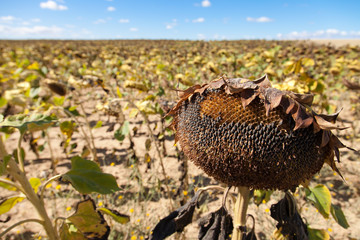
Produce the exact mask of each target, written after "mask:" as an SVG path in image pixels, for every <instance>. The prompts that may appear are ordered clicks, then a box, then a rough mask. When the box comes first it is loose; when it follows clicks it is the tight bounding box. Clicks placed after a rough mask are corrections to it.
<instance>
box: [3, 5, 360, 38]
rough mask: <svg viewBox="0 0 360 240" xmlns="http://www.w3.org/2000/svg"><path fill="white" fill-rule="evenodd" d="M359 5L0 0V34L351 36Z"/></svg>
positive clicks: (359, 25)
mask: <svg viewBox="0 0 360 240" xmlns="http://www.w3.org/2000/svg"><path fill="white" fill-rule="evenodd" d="M359 10H360V1H357V0H353V1H344V0H343V1H335V0H333V1H332V0H328V1H325V0H312V1H311V0H309V1H301V0H297V1H290V0H272V1H270V0H268V1H265V0H257V1H240V0H222V1H221V0H93V1H89V0H88V1H84V0H39V1H36V0H1V5H0V39H39V38H45V39H134V38H136V39H191V40H198V39H204V40H221V39H229V40H233V39H320V38H334V39H343V38H352V39H359V38H360V14H359Z"/></svg>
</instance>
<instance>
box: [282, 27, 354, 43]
mask: <svg viewBox="0 0 360 240" xmlns="http://www.w3.org/2000/svg"><path fill="white" fill-rule="evenodd" d="M344 37H346V38H359V37H360V31H350V32H348V31H341V30H338V29H334V28H329V29H325V30H318V31H315V32H308V31H302V32H298V31H293V32H290V33H288V34H282V33H278V34H277V38H279V39H294V40H295V39H316V38H320V39H321V38H325V39H326V38H344Z"/></svg>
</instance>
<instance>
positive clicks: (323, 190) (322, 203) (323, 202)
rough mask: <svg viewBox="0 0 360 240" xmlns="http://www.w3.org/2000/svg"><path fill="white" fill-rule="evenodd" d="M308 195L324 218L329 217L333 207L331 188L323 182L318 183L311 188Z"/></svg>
mask: <svg viewBox="0 0 360 240" xmlns="http://www.w3.org/2000/svg"><path fill="white" fill-rule="evenodd" d="M309 190H310V192H309V191H307V194H306V197H307V198H308V199H309V200H310V201H312V202H313V203H314V205H315V207H316V208H317V209H318V210H319V212H320V213H321V215H323V216H324V218H329V215H330V209H331V194H330V191H329V189H328V188H327V187H326V186H324V185H323V184H318V185H317V186H315V187H314V188H311V187H310V188H309Z"/></svg>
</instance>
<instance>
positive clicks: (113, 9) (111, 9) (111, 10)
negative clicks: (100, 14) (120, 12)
mask: <svg viewBox="0 0 360 240" xmlns="http://www.w3.org/2000/svg"><path fill="white" fill-rule="evenodd" d="M107 10H108V11H109V12H113V11H115V10H116V8H114V7H108V8H107Z"/></svg>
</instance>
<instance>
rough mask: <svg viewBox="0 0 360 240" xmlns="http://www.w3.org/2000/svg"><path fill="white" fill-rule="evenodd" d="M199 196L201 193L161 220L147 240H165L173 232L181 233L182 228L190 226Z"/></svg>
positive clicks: (197, 193) (198, 192)
mask: <svg viewBox="0 0 360 240" xmlns="http://www.w3.org/2000/svg"><path fill="white" fill-rule="evenodd" d="M200 194H201V191H197V192H196V194H195V196H194V197H193V198H192V199H191V200H190V201H189V202H187V203H186V204H185V205H184V206H181V207H180V208H178V209H176V210H175V211H173V212H171V213H170V214H169V215H168V216H167V217H165V218H163V219H161V220H160V222H159V223H158V224H157V225H156V226H155V228H154V230H153V231H152V234H151V235H150V237H149V240H162V239H165V238H166V237H168V236H170V235H172V234H173V233H175V232H181V231H182V230H183V229H184V227H186V226H187V225H188V224H190V223H191V222H192V217H193V214H194V210H195V207H196V205H197V202H198V199H199V196H200Z"/></svg>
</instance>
